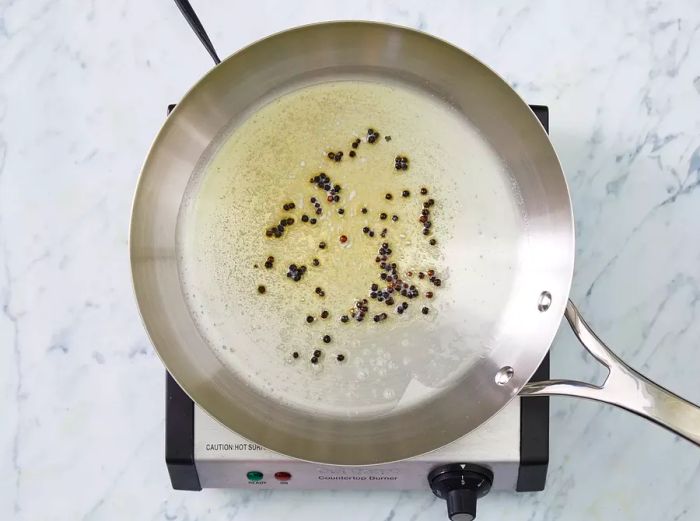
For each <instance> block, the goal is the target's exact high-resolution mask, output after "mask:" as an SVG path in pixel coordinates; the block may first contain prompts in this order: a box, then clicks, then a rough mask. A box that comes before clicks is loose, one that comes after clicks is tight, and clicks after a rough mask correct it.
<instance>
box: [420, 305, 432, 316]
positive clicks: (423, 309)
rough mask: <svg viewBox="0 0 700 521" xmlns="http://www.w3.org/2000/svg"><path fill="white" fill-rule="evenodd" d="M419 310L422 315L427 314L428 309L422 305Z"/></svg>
mask: <svg viewBox="0 0 700 521" xmlns="http://www.w3.org/2000/svg"><path fill="white" fill-rule="evenodd" d="M420 312H421V313H423V314H424V315H427V314H428V313H429V312H430V310H429V309H428V308H427V307H423V308H422V309H421V310H420Z"/></svg>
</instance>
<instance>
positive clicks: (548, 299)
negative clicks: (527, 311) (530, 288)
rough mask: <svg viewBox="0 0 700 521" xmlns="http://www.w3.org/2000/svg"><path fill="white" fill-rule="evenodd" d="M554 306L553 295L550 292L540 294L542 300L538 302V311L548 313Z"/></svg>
mask: <svg viewBox="0 0 700 521" xmlns="http://www.w3.org/2000/svg"><path fill="white" fill-rule="evenodd" d="M551 305H552V294H551V293H550V292H549V291H543V292H542V293H540V299H539V300H538V301H537V309H539V310H540V311H547V310H548V309H549V306H551Z"/></svg>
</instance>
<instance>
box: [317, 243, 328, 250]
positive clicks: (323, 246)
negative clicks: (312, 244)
mask: <svg viewBox="0 0 700 521" xmlns="http://www.w3.org/2000/svg"><path fill="white" fill-rule="evenodd" d="M318 247H319V248H321V249H322V250H323V249H325V248H326V243H325V242H323V241H321V242H319V243H318Z"/></svg>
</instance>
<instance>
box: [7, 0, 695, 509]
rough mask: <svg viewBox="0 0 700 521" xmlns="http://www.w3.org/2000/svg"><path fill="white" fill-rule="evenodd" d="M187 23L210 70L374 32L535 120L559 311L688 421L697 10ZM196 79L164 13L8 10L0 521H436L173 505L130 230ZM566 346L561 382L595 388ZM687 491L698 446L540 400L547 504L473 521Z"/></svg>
mask: <svg viewBox="0 0 700 521" xmlns="http://www.w3.org/2000/svg"><path fill="white" fill-rule="evenodd" d="M193 3H194V4H195V6H196V8H197V10H198V12H199V14H200V18H201V19H202V20H203V22H204V23H205V25H206V26H207V28H208V30H209V32H210V36H211V37H212V40H213V41H214V43H215V45H216V47H217V49H218V51H219V53H220V54H221V55H222V56H225V55H227V54H229V53H231V52H234V51H235V50H237V49H239V48H240V47H242V46H244V45H246V44H247V43H249V42H251V41H253V40H255V39H258V38H260V37H262V36H264V35H267V34H270V33H272V32H275V31H278V30H282V29H285V28H288V27H290V26H293V25H298V24H303V23H308V22H312V21H320V20H330V19H353V18H360V19H372V20H383V21H389V22H392V23H397V24H402V25H407V26H411V27H415V28H419V29H422V30H424V31H427V32H430V33H432V34H434V35H437V36H439V37H441V38H444V39H446V40H448V41H450V42H453V43H455V44H456V45H458V46H461V47H462V48H464V49H466V50H467V51H469V52H471V53H473V54H474V55H476V56H477V57H478V58H480V59H481V60H483V61H485V62H486V63H487V64H489V65H490V66H491V67H493V68H494V69H495V70H496V71H497V72H499V73H500V74H501V75H502V76H504V77H505V78H506V79H507V80H508V81H509V82H510V83H511V84H512V85H513V87H514V88H515V89H516V90H517V91H518V92H519V93H520V94H521V95H522V96H523V98H524V99H525V100H527V101H528V102H530V103H542V104H547V105H549V106H550V110H551V136H552V140H553V142H554V145H555V147H556V149H557V151H558V153H559V155H560V158H561V161H562V164H563V167H564V170H565V172H566V175H567V178H568V181H569V183H570V188H571V192H572V198H573V204H574V213H575V217H576V225H577V265H576V273H575V277H574V286H573V290H572V297H573V298H574V300H575V301H576V302H577V303H578V304H579V306H580V307H581V310H582V312H583V314H584V316H585V317H586V319H587V320H588V321H589V322H590V323H591V324H592V325H593V326H594V328H595V329H596V331H597V332H598V333H599V334H600V335H601V336H602V337H603V338H604V339H605V340H606V341H607V342H608V343H609V344H610V345H611V347H613V349H615V350H616V351H617V352H618V353H619V354H621V355H622V356H623V358H625V359H627V360H628V361H629V363H630V364H631V365H633V366H635V367H636V368H638V369H640V370H642V371H645V372H647V373H648V374H649V375H650V376H651V377H652V378H655V379H658V380H659V381H660V383H662V384H663V385H665V386H667V387H670V388H671V389H673V390H675V391H677V392H679V393H681V394H684V395H686V396H687V397H689V398H690V399H692V400H694V401H696V402H700V384H698V382H699V381H700V380H699V379H698V369H700V349H698V345H699V343H698V338H699V337H700V321H698V316H697V315H698V307H699V305H700V304H699V303H700V240H699V237H700V219H699V217H700V8H699V7H698V4H697V2H694V1H691V0H688V1H685V2H680V1H679V2H660V1H659V2H634V3H632V2H608V3H602V2H595V3H591V2H558V1H554V0H552V1H541V2H528V1H525V0H515V1H510V2H488V3H487V2H459V1H449V2H448V1H444V2H427V1H401V2H399V1H398V0H395V1H379V0H375V1H358V2H339V1H320V0H318V1H309V2H304V3H301V2H272V1H268V0H258V1H256V2H240V1H235V2H222V1H214V0H199V1H197V0H194V2H193ZM210 66H211V63H210V61H209V57H208V56H207V55H206V53H205V52H204V51H203V49H202V48H201V47H200V45H199V43H198V42H197V41H196V40H195V38H194V36H193V35H192V34H191V33H190V30H189V28H188V27H187V26H186V23H185V22H184V20H183V19H182V18H181V17H180V15H179V13H178V11H177V9H176V8H175V7H174V5H173V4H171V2H169V1H163V2H135V1H126V0H122V1H115V2H109V1H106V0H93V1H91V2H87V1H78V0H73V1H70V0H65V1H59V0H44V1H35V2H17V1H12V0H4V1H2V0H0V310H1V313H0V418H2V422H1V423H0V425H2V427H1V428H0V519H22V520H24V519H27V520H34V519H41V520H47V519H61V520H63V519H70V520H72V519H85V520H112V519H163V520H171V521H172V520H178V521H185V520H187V521H190V520H195V519H198V520H220V519H235V520H237V521H245V520H252V519H255V520H260V519H299V520H301V519H334V520H343V519H348V520H350V519H353V520H354V519H367V520H389V521H390V520H403V519H406V520H428V519H431V520H433V519H435V520H438V519H443V517H444V505H443V503H442V502H441V501H437V500H434V499H433V498H432V497H431V496H430V495H429V494H426V493H413V492H410V493H409V492H405V493H395V492H374V493H357V492H355V493H343V492H333V493H329V492H280V493H262V492H259V493H255V492H247V491H205V492H201V493H182V492H175V491H172V490H171V489H170V486H169V481H168V477H167V473H166V469H165V465H164V463H163V415H164V409H163V381H164V379H163V372H162V367H161V365H160V362H159V361H158V359H157V357H156V356H155V354H154V352H153V350H152V349H151V347H150V345H149V344H148V341H147V339H146V336H145V334H144V331H143V329H142V326H141V323H140V321H139V318H138V313H137V310H136V307H135V302H134V299H133V297H132V291H131V282H130V276H129V268H128V254H127V248H126V246H127V228H128V219H129V211H130V203H131V197H132V194H133V189H134V185H135V181H136V177H137V175H138V171H139V168H140V165H141V162H142V160H143V158H144V155H145V153H146V150H147V149H148V146H149V144H150V142H151V140H152V138H153V136H154V135H155V133H156V131H157V130H158V128H159V126H160V125H161V123H162V122H163V118H164V115H165V108H166V105H167V104H168V103H171V102H176V101H177V100H178V99H179V98H180V97H181V96H182V95H183V94H184V93H185V92H186V90H187V89H188V88H189V86H191V85H192V84H193V83H194V82H195V81H196V80H197V79H198V78H199V77H200V76H201V75H202V74H203V73H204V72H205V71H206V70H207V69H208V68H209V67H210ZM572 337H573V335H572V334H571V333H570V332H569V331H568V329H567V328H565V327H564V328H562V330H561V331H560V334H559V336H558V338H557V340H556V342H555V345H554V348H553V355H552V356H553V374H555V375H558V376H576V377H580V378H588V379H591V378H593V379H595V378H600V376H601V371H600V370H599V369H598V368H597V367H596V365H595V364H594V363H593V362H592V361H591V360H590V359H589V358H588V357H587V356H585V355H583V354H582V351H581V350H580V349H579V348H578V346H577V345H576V342H575V340H574V339H573V338H572ZM699 491H700V451H698V450H697V449H696V448H694V447H692V446H691V445H690V444H688V443H686V442H683V441H680V440H678V439H677V438H675V437H674V436H672V435H670V434H668V433H666V432H664V431H662V430H661V429H659V428H657V427H655V426H653V425H650V424H647V423H645V422H643V421H642V420H640V419H638V418H636V417H633V416H631V415H629V414H625V413H623V412H621V411H617V410H613V409H612V408H610V407H606V406H600V405H597V404H593V403H588V402H583V401H577V400H573V399H564V398H562V399H554V400H552V447H551V466H550V472H549V477H548V484H547V489H546V490H545V491H544V492H542V493H536V494H520V495H516V494H504V493H501V494H492V495H490V496H488V498H486V499H485V500H483V501H482V502H481V504H480V515H479V519H481V520H489V519H494V520H495V519H499V520H500V519H523V520H525V519H527V520H529V519H537V520H545V521H548V520H552V521H553V520H559V519H566V520H584V519H585V520H597V519H640V518H644V519H668V520H680V519H687V520H691V519H698V517H700V494H699ZM348 505H352V508H348Z"/></svg>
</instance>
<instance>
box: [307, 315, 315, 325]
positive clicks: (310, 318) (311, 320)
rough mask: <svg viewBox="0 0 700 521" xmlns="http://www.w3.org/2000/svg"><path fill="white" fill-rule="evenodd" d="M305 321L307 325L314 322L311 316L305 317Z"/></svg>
mask: <svg viewBox="0 0 700 521" xmlns="http://www.w3.org/2000/svg"><path fill="white" fill-rule="evenodd" d="M306 321H307V322H308V323H309V324H311V322H313V321H314V317H312V316H311V315H309V316H308V317H306Z"/></svg>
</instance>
